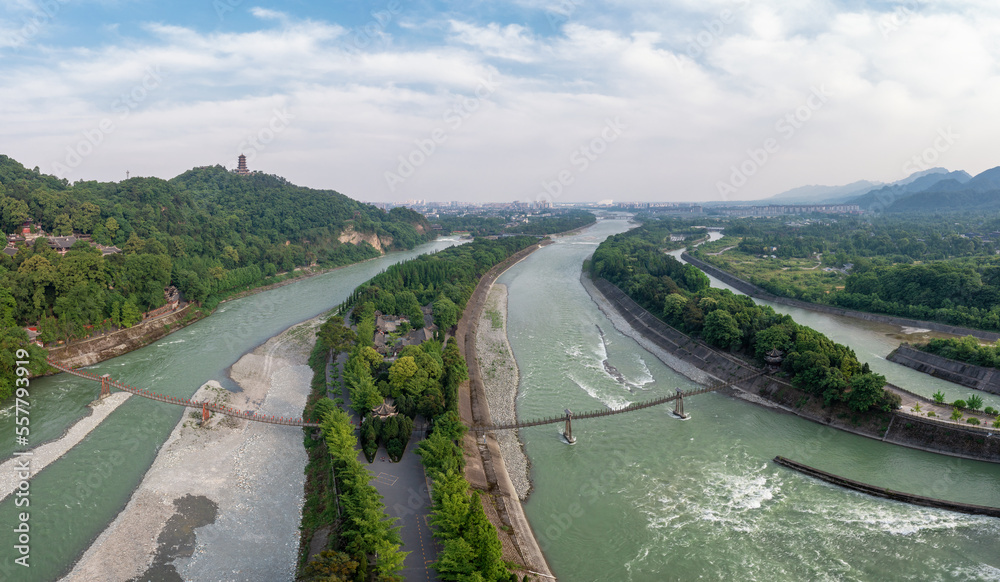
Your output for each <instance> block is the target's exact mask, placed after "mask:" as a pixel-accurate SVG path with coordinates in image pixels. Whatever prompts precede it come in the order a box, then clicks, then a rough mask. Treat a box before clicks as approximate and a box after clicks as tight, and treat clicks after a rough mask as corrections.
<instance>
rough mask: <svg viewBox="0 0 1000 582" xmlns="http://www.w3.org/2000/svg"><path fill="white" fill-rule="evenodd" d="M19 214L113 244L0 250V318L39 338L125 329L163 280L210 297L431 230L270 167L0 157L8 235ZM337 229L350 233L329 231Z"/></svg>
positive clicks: (360, 255)
mask: <svg viewBox="0 0 1000 582" xmlns="http://www.w3.org/2000/svg"><path fill="white" fill-rule="evenodd" d="M26 221H31V222H32V223H33V224H32V228H34V229H37V228H38V227H40V228H41V229H42V230H43V231H44V233H45V236H46V237H51V236H66V235H71V234H77V235H81V234H82V235H90V236H91V240H92V241H93V242H94V243H98V244H101V245H106V246H110V245H115V246H117V247H118V249H120V250H121V252H117V253H112V254H105V255H103V256H102V253H101V252H100V251H98V250H97V249H94V248H92V247H91V245H89V244H88V243H86V242H77V243H76V246H74V247H73V248H72V249H71V250H70V251H69V252H68V253H66V254H65V255H59V254H58V253H56V251H54V250H53V249H51V248H49V245H48V244H38V241H36V244H33V245H25V244H24V243H23V242H22V243H18V246H19V250H18V251H17V252H16V254H13V256H10V255H9V254H0V307H4V308H5V309H6V308H7V306H9V311H4V312H3V313H0V315H2V316H4V317H3V319H4V325H5V326H9V327H21V326H27V325H35V324H38V325H39V331H40V332H42V333H43V335H44V336H45V337H44V338H43V339H55V337H79V336H81V335H84V334H86V333H89V330H90V329H92V328H100V327H102V326H108V325H116V326H117V325H126V326H127V325H129V324H130V323H132V322H134V321H137V319H136V318H137V317H139V314H140V313H141V312H143V311H147V310H150V309H154V308H156V307H159V306H161V305H163V304H164V302H165V299H164V296H163V288H164V286H166V285H168V284H173V285H176V286H177V287H178V288H179V289H180V290H181V292H182V293H183V295H184V297H185V299H188V300H193V301H198V302H206V301H208V302H211V301H213V300H214V298H218V297H219V296H221V295H222V294H224V293H226V292H227V291H230V290H232V289H235V288H242V287H246V286H248V285H257V284H260V283H265V282H268V281H269V280H273V279H269V278H271V277H273V276H274V275H275V274H276V273H279V272H283V271H292V270H293V269H295V268H296V267H300V266H306V265H311V264H318V265H319V266H323V267H333V266H338V265H343V264H347V263H353V262H356V261H359V260H363V259H366V258H371V257H375V256H378V255H379V254H380V252H379V251H378V250H376V249H375V248H374V247H373V246H371V245H370V244H368V242H363V241H370V242H372V243H375V244H376V245H379V246H381V247H382V248H383V249H385V250H391V249H409V248H413V247H414V246H416V245H417V244H419V243H422V242H424V241H427V240H430V239H431V238H433V237H434V235H433V234H432V230H431V227H430V224H429V223H428V222H427V220H426V219H425V218H424V217H423V216H421V215H420V214H418V213H416V212H413V211H411V210H408V209H405V208H396V209H393V210H392V211H391V212H384V211H382V210H380V209H378V208H376V207H374V206H371V205H369V204H362V203H361V202H358V201H356V200H352V199H351V198H348V197H347V196H344V195H343V194H340V193H337V192H334V191H332V190H313V189H310V188H302V187H299V186H295V185H293V184H290V183H289V182H288V181H287V180H285V179H283V178H280V177H278V176H271V175H266V174H261V173H254V174H251V175H249V176H240V175H236V174H234V173H231V172H229V171H227V170H226V169H225V168H223V167H221V166H212V167H201V168H196V169H193V170H189V171H187V172H185V173H183V174H181V175H180V176H177V177H176V178H173V179H171V180H162V179H159V178H132V179H129V180H125V181H122V182H117V183H116V182H83V181H80V182H76V183H74V184H70V183H69V182H67V181H66V180H64V179H59V178H56V177H54V176H47V175H44V174H41V173H39V172H38V170H37V168H36V169H35V170H29V169H26V168H24V167H23V166H22V165H21V164H19V163H18V162H17V161H15V160H13V159H11V158H9V157H7V156H0V226H2V228H3V231H4V233H5V234H8V235H9V234H11V233H15V232H18V233H19V232H20V231H21V229H22V225H23V224H24V223H25V222H26ZM345 231H350V232H351V235H352V241H351V242H347V243H342V242H340V241H339V240H338V237H340V235H341V234H342V233H344V232H345ZM376 236H377V237H378V238H376ZM39 240H42V239H39ZM46 242H47V241H46ZM352 242H356V243H358V244H352ZM7 298H10V300H9V301H8V300H7ZM8 316H9V317H8ZM11 324H12V325H11Z"/></svg>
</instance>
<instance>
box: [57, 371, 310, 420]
mask: <svg viewBox="0 0 1000 582" xmlns="http://www.w3.org/2000/svg"><path fill="white" fill-rule="evenodd" d="M47 362H48V364H49V365H50V366H52V367H53V368H55V369H57V370H61V371H63V372H66V373H67V374H72V375H74V376H79V377H80V378H85V379H87V380H94V381H96V382H104V379H103V378H102V377H101V376H98V375H96V374H91V373H90V372H85V371H83V370H75V369H73V368H68V367H66V366H63V365H62V364H59V363H56V362H54V361H52V360H47ZM107 380H108V385H109V386H113V387H115V388H117V389H119V390H123V391H125V392H131V393H132V394H135V395H136V396H142V397H143V398H149V399H150V400H158V401H160V402H165V403H167V404H175V405H178V406H184V407H187V408H197V409H208V410H209V411H211V412H216V413H218V414H224V415H226V416H233V417H236V418H243V419H246V420H252V421H254V422H266V423H269V424H280V425H284V426H308V427H318V426H319V423H318V422H315V421H312V420H305V419H302V418H286V417H283V416H269V415H265V414H258V413H256V412H254V411H252V410H239V409H236V408H231V407H229V406H223V405H221V404H215V403H213V402H206V401H197V400H189V399H187V398H177V397H174V396H166V395H163V394H158V393H156V392H151V391H149V390H143V389H141V388H135V387H133V386H129V385H127V384H122V383H121V382H119V381H117V380H113V379H111V378H108V379H107Z"/></svg>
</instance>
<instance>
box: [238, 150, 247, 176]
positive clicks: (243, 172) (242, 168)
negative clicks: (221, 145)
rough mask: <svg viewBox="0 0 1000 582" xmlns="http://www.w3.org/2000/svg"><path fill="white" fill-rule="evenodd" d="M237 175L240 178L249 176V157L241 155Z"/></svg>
mask: <svg viewBox="0 0 1000 582" xmlns="http://www.w3.org/2000/svg"><path fill="white" fill-rule="evenodd" d="M236 173H237V174H239V175H240V176H249V175H250V169H249V168H247V157H246V156H244V155H243V154H240V165H239V166H237V167H236Z"/></svg>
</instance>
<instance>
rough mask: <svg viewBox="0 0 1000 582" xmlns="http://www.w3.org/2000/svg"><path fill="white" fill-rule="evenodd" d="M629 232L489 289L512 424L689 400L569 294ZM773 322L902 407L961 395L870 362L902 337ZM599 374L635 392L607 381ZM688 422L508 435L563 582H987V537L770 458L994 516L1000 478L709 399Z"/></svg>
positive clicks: (988, 468)
mask: <svg viewBox="0 0 1000 582" xmlns="http://www.w3.org/2000/svg"><path fill="white" fill-rule="evenodd" d="M626 228H627V224H626V223H625V221H622V220H602V221H600V222H598V223H597V224H596V225H595V226H594V227H592V228H590V229H588V230H587V231H585V232H583V233H581V234H579V235H576V236H572V237H567V238H563V239H560V240H559V241H558V242H557V243H556V244H553V245H551V246H548V247H545V248H543V249H541V250H539V251H537V252H536V253H534V254H533V255H531V256H530V257H528V258H527V259H526V260H524V261H523V262H521V263H519V264H518V265H516V266H515V267H513V268H512V269H510V270H509V271H507V273H505V274H504V275H503V276H502V277H501V279H500V282H501V283H505V284H507V285H508V286H509V288H510V295H509V306H508V308H509V335H510V341H511V345H512V347H513V350H514V354H515V357H516V358H517V362H518V365H519V367H520V370H521V385H520V394H519V396H518V405H517V406H518V414H519V417H520V418H523V419H529V418H535V417H541V416H549V415H553V414H559V413H561V412H562V410H563V409H564V408H569V409H572V410H577V411H584V410H591V409H595V408H600V407H601V406H602V405H606V406H613V407H618V406H621V405H624V404H626V403H629V402H632V401H636V400H643V399H648V398H652V397H656V396H659V395H664V394H671V393H673V391H674V390H675V389H676V388H684V389H690V388H694V387H695V385H694V384H693V383H692V382H691V381H689V380H687V379H686V378H684V377H683V376H681V375H679V374H677V373H675V372H673V371H672V370H670V369H669V368H667V367H666V366H664V365H663V364H662V363H661V362H660V361H659V360H657V359H656V357H655V356H653V355H651V354H649V353H648V352H646V351H645V350H643V349H642V348H641V347H640V346H639V345H637V344H636V343H635V342H634V341H633V340H631V339H630V338H627V337H625V336H623V335H621V334H620V333H618V332H617V331H616V330H615V329H614V327H613V326H612V325H611V324H610V323H609V322H608V321H607V319H606V318H605V317H604V315H603V314H602V313H601V312H600V311H599V310H598V309H597V306H596V305H595V304H594V303H593V301H592V300H591V299H590V297H589V296H588V295H587V292H586V291H585V290H584V288H583V287H582V285H581V284H580V282H579V277H580V269H581V264H582V262H583V260H584V259H585V258H586V257H587V256H589V255H590V254H591V253H592V252H593V251H594V249H595V248H596V246H597V244H598V243H599V242H600V241H601V240H603V239H604V238H605V237H607V236H609V235H611V234H615V233H618V232H622V231H624V230H625V229H626ZM713 283H715V284H718V282H717V281H715V282H713ZM776 308H777V309H779V310H780V311H783V312H788V313H791V314H792V315H793V317H795V318H796V320H798V321H800V322H801V323H805V324H807V325H810V326H812V327H814V328H816V329H819V330H821V331H823V332H824V333H827V334H829V335H830V336H831V337H833V338H834V339H835V340H837V341H839V342H843V343H846V344H849V345H851V346H852V347H854V349H855V350H856V351H857V353H858V355H859V357H860V358H861V359H862V360H868V361H870V362H871V363H872V367H873V368H875V369H876V370H877V371H879V372H880V373H883V374H885V375H886V376H887V377H888V378H889V380H890V381H892V382H894V383H897V384H899V385H901V386H904V387H906V388H908V389H910V390H913V391H915V392H920V393H925V394H931V393H933V392H934V391H935V390H938V389H942V388H943V389H945V391H946V393H949V398H957V397H959V396H964V395H966V394H968V392H969V390H968V389H964V388H961V387H956V386H953V385H949V384H948V383H946V382H941V381H939V380H936V379H934V378H930V377H928V376H925V375H922V374H918V373H915V372H912V371H911V370H908V369H906V368H903V367H901V366H898V365H896V364H892V363H891V362H887V361H885V360H884V359H882V358H884V356H885V355H886V354H887V353H888V352H889V351H890V350H891V349H892V347H893V346H894V345H895V344H898V342H899V339H894V338H893V337H892V336H893V335H898V333H899V329H898V328H892V327H890V326H873V325H871V324H868V323H865V322H858V321H855V320H850V319H845V318H836V317H831V316H826V315H820V314H815V313H811V312H805V311H802V310H790V309H787V308H780V307H776ZM597 326H600V327H601V329H602V330H603V331H604V333H605V335H606V338H607V347H605V344H604V343H603V342H602V341H601V338H600V333H599V331H598V329H597ZM605 358H607V359H608V360H609V362H610V363H611V364H612V365H614V366H615V367H616V368H618V370H619V371H620V372H622V374H624V376H625V377H626V379H627V380H628V381H629V383H631V384H633V385H635V386H639V388H635V389H634V392H633V391H630V390H629V389H628V388H626V387H625V386H623V385H622V384H620V383H618V382H617V381H615V380H614V379H613V378H612V377H610V376H609V375H608V374H607V373H606V372H605V370H604V367H603V365H602V362H603V360H604V359H605ZM991 399H992V400H993V401H994V402H996V398H995V397H992V398H991ZM685 409H686V411H687V412H689V413H691V415H692V418H691V420H688V421H679V420H675V419H673V418H672V417H671V415H670V414H669V411H670V409H669V407H668V406H663V407H658V408H650V409H645V410H642V411H639V412H636V413H632V414H627V415H621V416H614V417H609V418H599V419H593V420H587V421H579V422H577V423H574V426H573V433H574V436H575V437H576V438H577V439H578V440H577V443H576V444H575V445H573V446H569V445H566V444H564V443H563V442H562V440H561V439H560V432H561V430H562V428H561V425H547V426H542V427H535V428H530V429H523V430H522V431H521V436H522V439H523V440H524V441H525V447H526V452H527V454H528V457H529V458H530V460H531V463H532V473H531V474H532V479H533V483H534V492H533V493H532V495H531V497H530V499H529V500H528V502H527V503H526V504H525V511H526V513H527V516H528V518H529V520H530V522H531V524H532V527H533V528H534V530H535V533H536V535H537V537H538V539H539V543H540V545H541V546H542V548H543V550H544V552H545V554H546V557H547V559H548V560H549V564H550V566H551V567H552V569H553V571H554V573H555V574H556V575H557V576H558V577H559V578H560V579H561V580H567V581H572V582H583V581H620V580H629V581H649V582H653V581H657V582H658V581H662V580H734V579H738V580H761V581H772V580H795V581H798V580H998V579H1000V544H998V542H997V535H998V534H1000V520H997V519H994V518H986V517H974V516H967V515H962V514H956V513H949V512H945V511H940V510H932V509H925V508H919V507H914V506H909V505H904V504H901V503H895V502H889V501H886V500H881V499H876V498H872V497H868V496H865V495H862V494H859V493H854V492H850V491H846V490H844V489H840V488H837V487H834V486H832V485H829V484H826V483H822V482H819V481H817V480H815V479H811V478H808V477H805V476H803V475H800V474H798V473H795V472H791V471H790V470H788V469H784V468H782V467H779V466H777V465H774V464H773V463H771V459H772V458H773V457H774V456H775V455H783V456H786V457H789V458H792V459H795V460H798V461H800V462H804V463H807V464H810V465H813V466H816V467H818V468H821V469H825V470H828V471H831V472H833V473H837V474H840V475H844V476H846V477H849V478H853V479H858V480H861V481H865V482H869V483H874V484H877V485H881V486H885V487H889V488H893V489H898V490H903V491H909V492H914V493H918V494H923V495H931V496H934V497H939V498H945V499H953V500H958V501H965V502H969V503H976V504H982V505H992V506H1000V465H995V464H989V463H980V462H974V461H964V460H958V459H953V458H950V457H946V456H942V455H936V454H931V453H924V452H920V451H914V450H910V449H906V448H903V447H898V446H894V445H890V444H884V443H881V442H878V441H875V440H871V439H867V438H864V437H859V436H855V435H851V434H847V433H843V432H839V431H836V430H833V429H829V428H826V427H823V426H821V425H817V424H814V423H811V422H809V421H806V420H803V419H800V418H798V417H795V416H792V415H789V414H786V413H781V412H776V411H774V410H771V409H766V408H762V407H760V406H757V405H754V404H750V403H747V402H745V401H742V400H737V399H734V398H731V397H727V396H723V395H718V394H714V393H710V394H706V395H703V396H697V397H693V398H690V399H688V400H685Z"/></svg>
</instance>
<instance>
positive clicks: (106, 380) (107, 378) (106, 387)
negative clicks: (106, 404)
mask: <svg viewBox="0 0 1000 582" xmlns="http://www.w3.org/2000/svg"><path fill="white" fill-rule="evenodd" d="M108 396H111V374H105V375H103V376H101V399H102V400H103V399H105V398H107V397H108Z"/></svg>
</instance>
